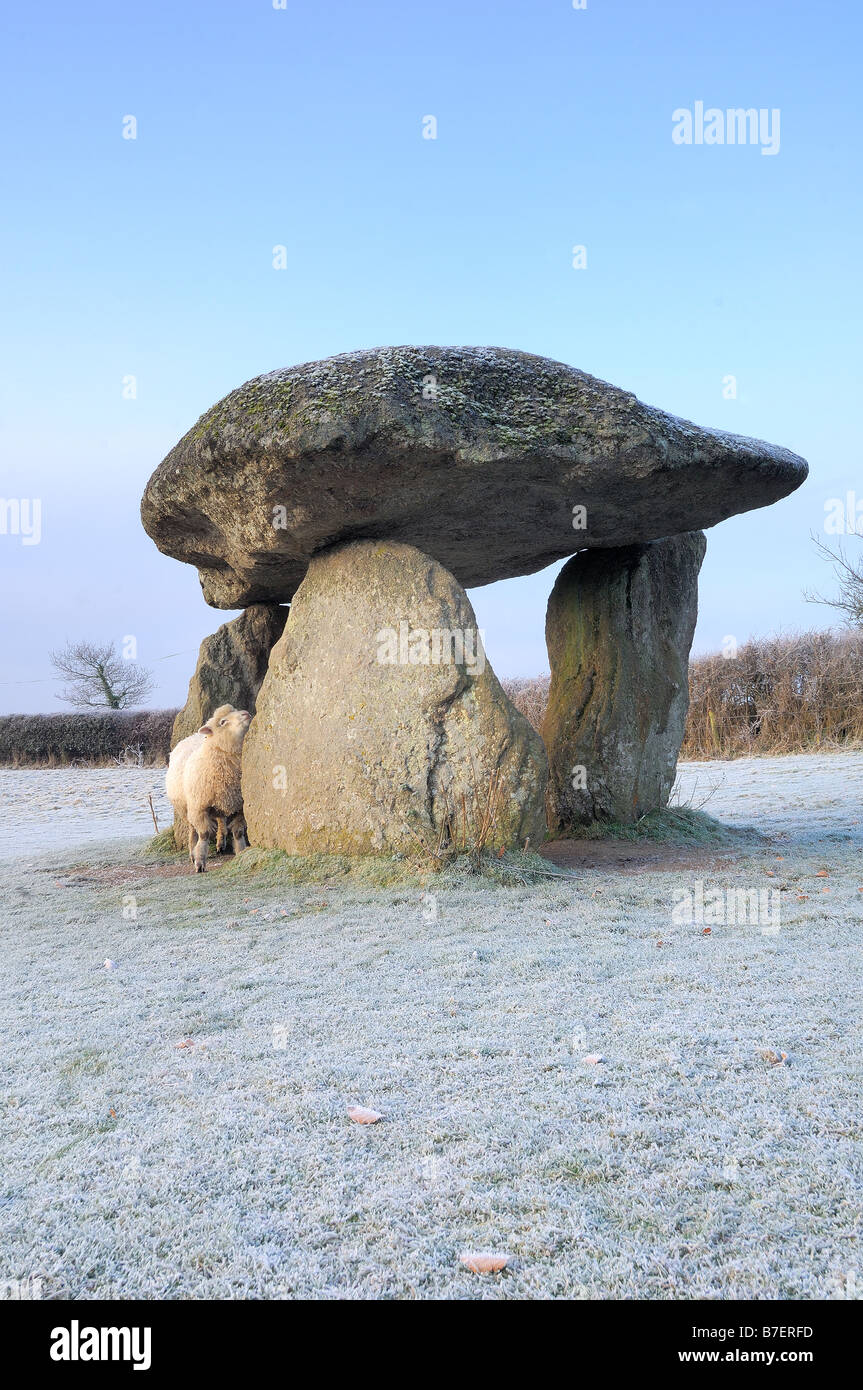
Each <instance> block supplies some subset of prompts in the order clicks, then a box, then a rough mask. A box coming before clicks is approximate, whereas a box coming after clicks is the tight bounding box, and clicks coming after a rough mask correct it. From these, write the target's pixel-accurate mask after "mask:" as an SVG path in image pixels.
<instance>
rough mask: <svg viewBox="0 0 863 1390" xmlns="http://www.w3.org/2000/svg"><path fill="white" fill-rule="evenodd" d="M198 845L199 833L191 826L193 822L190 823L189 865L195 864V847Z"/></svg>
mask: <svg viewBox="0 0 863 1390" xmlns="http://www.w3.org/2000/svg"><path fill="white" fill-rule="evenodd" d="M197 843H198V832H197V830H196V829H195V827H194V826H193V825H192V824H191V822H190V823H189V863H190V864H194V862H195V845H196V844H197Z"/></svg>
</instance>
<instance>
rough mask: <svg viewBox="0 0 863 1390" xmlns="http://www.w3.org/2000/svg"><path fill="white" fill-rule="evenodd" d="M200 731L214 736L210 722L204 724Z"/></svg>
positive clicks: (208, 735) (207, 735)
mask: <svg viewBox="0 0 863 1390" xmlns="http://www.w3.org/2000/svg"><path fill="white" fill-rule="evenodd" d="M198 733H199V734H204V735H205V736H206V737H207V738H212V735H213V730H212V729H211V728H210V726H209V724H202V725H201V727H200V729H199V730H198Z"/></svg>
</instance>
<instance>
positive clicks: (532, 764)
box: [243, 541, 547, 854]
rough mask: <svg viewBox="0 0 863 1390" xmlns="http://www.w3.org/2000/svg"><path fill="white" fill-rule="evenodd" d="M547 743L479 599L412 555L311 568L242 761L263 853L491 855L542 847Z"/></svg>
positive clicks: (387, 545)
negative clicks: (499, 849)
mask: <svg viewBox="0 0 863 1390" xmlns="http://www.w3.org/2000/svg"><path fill="white" fill-rule="evenodd" d="M546 775H547V763H546V757H545V750H544V749H543V746H542V742H541V740H540V738H539V735H538V734H537V733H536V732H535V731H534V730H533V729H532V728H531V727H530V725H529V724H528V722H527V720H526V719H525V718H524V717H523V716H522V715H521V714H519V713H518V711H517V710H516V708H515V706H514V705H512V704H511V703H510V701H509V700H508V699H507V697H506V695H505V694H504V692H503V690H502V689H501V686H500V684H499V682H498V680H497V677H496V676H495V675H494V672H493V671H492V670H491V667H490V666H489V665H488V664H487V662H486V660H485V653H484V651H483V648H482V644H481V640H480V635H479V633H478V630H477V625H476V617H475V615H474V611H473V608H472V607H471V604H470V601H469V600H468V597H467V595H466V594H465V592H464V590H463V589H462V587H461V585H460V584H459V583H458V582H457V581H456V580H455V579H454V578H453V576H452V575H451V574H450V573H449V572H448V571H447V570H445V569H444V568H443V566H442V565H439V564H438V563H437V561H435V560H432V559H430V558H429V557H428V556H427V555H423V554H422V553H421V552H420V551H419V550H416V549H414V547H413V546H408V545H400V544H395V543H392V542H377V541H361V542H355V543H353V544H350V545H345V546H340V547H338V548H337V549H334V550H330V551H327V552H325V553H324V554H322V555H320V556H317V557H316V558H315V559H313V560H312V562H311V564H310V566H309V570H308V573H307V575H306V577H305V579H304V580H303V582H302V584H301V585H300V587H299V589H298V590H297V592H296V594H295V596H294V600H293V603H292V605H291V613H290V617H289V619H288V622H287V624H286V626H285V631H284V633H283V635H282V637H281V639H280V641H279V642H277V643H276V646H275V647H274V648H273V652H272V655H271V657H270V665H269V670H268V671H267V675H266V679H265V680H264V683H263V685H262V687H261V690H260V693H259V695H258V711H257V715H256V716H255V718H254V720H253V721H252V725H251V728H250V729H249V733H248V735H247V737H246V741H245V747H244V750H243V803H244V810H245V815H246V821H247V824H248V828H249V841H250V843H251V844H253V845H258V846H263V847H270V848H279V849H283V850H287V851H288V852H289V853H292V854H314V853H329V854H337V853H345V854H370V853H371V854H382V853H393V852H414V851H417V850H418V849H419V846H420V845H423V846H424V847H425V848H427V849H428V848H431V849H434V848H435V847H436V846H437V844H438V842H439V840H440V837H441V834H442V833H443V836H444V840H445V841H446V838H447V834H448V832H447V824H448V823H449V824H450V825H451V826H452V828H453V829H454V830H455V832H456V833H455V837H454V838H455V841H456V843H457V844H458V842H459V837H460V836H461V834H462V827H463V825H464V824H465V822H466V825H467V829H468V838H469V839H470V838H472V837H473V836H474V835H475V834H476V832H477V831H478V830H479V828H480V825H481V823H482V819H483V815H484V814H485V808H487V807H488V804H489V791H490V789H491V790H492V792H493V798H492V807H493V816H494V820H493V824H492V826H491V828H490V830H489V833H488V837H487V843H488V844H489V845H490V846H491V845H494V846H501V845H516V844H523V843H524V841H525V840H526V839H527V838H530V840H531V841H532V843H533V844H534V845H537V844H538V843H540V842H541V841H542V840H543V839H544V836H545V805H544V799H545V786H546Z"/></svg>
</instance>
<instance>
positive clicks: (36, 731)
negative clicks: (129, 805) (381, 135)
mask: <svg viewBox="0 0 863 1390" xmlns="http://www.w3.org/2000/svg"><path fill="white" fill-rule="evenodd" d="M176 713H177V711H176V710H170V709H167V710H135V711H122V712H118V711H114V710H106V711H105V713H104V714H92V713H87V714H83V713H77V714H76V713H69V714H7V715H2V716H0V766H4V767H63V766H68V765H69V764H72V763H85V764H90V765H99V764H102V765H106V764H107V765H110V764H112V763H115V762H124V763H128V764H131V765H136V764H137V765H149V766H156V765H159V764H162V763H166V762H167V761H168V755H169V753H170V749H171V728H172V725H173V723H174V718H175V716H176Z"/></svg>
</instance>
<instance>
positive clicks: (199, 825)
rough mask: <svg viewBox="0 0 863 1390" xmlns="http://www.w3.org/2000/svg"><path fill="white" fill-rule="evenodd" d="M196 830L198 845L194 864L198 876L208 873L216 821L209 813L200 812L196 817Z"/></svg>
mask: <svg viewBox="0 0 863 1390" xmlns="http://www.w3.org/2000/svg"><path fill="white" fill-rule="evenodd" d="M195 822H196V824H195V829H196V830H197V832H198V843H197V844H196V845H195V853H194V857H193V860H192V862H193V864H194V866H195V873H196V874H204V873H206V872H207V855H208V854H209V852H210V836H211V835H212V834H213V832H214V831H215V829H216V819H215V817H214V816H212V815H210V813H209V811H199V812H198V814H197V815H196V816H195Z"/></svg>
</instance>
